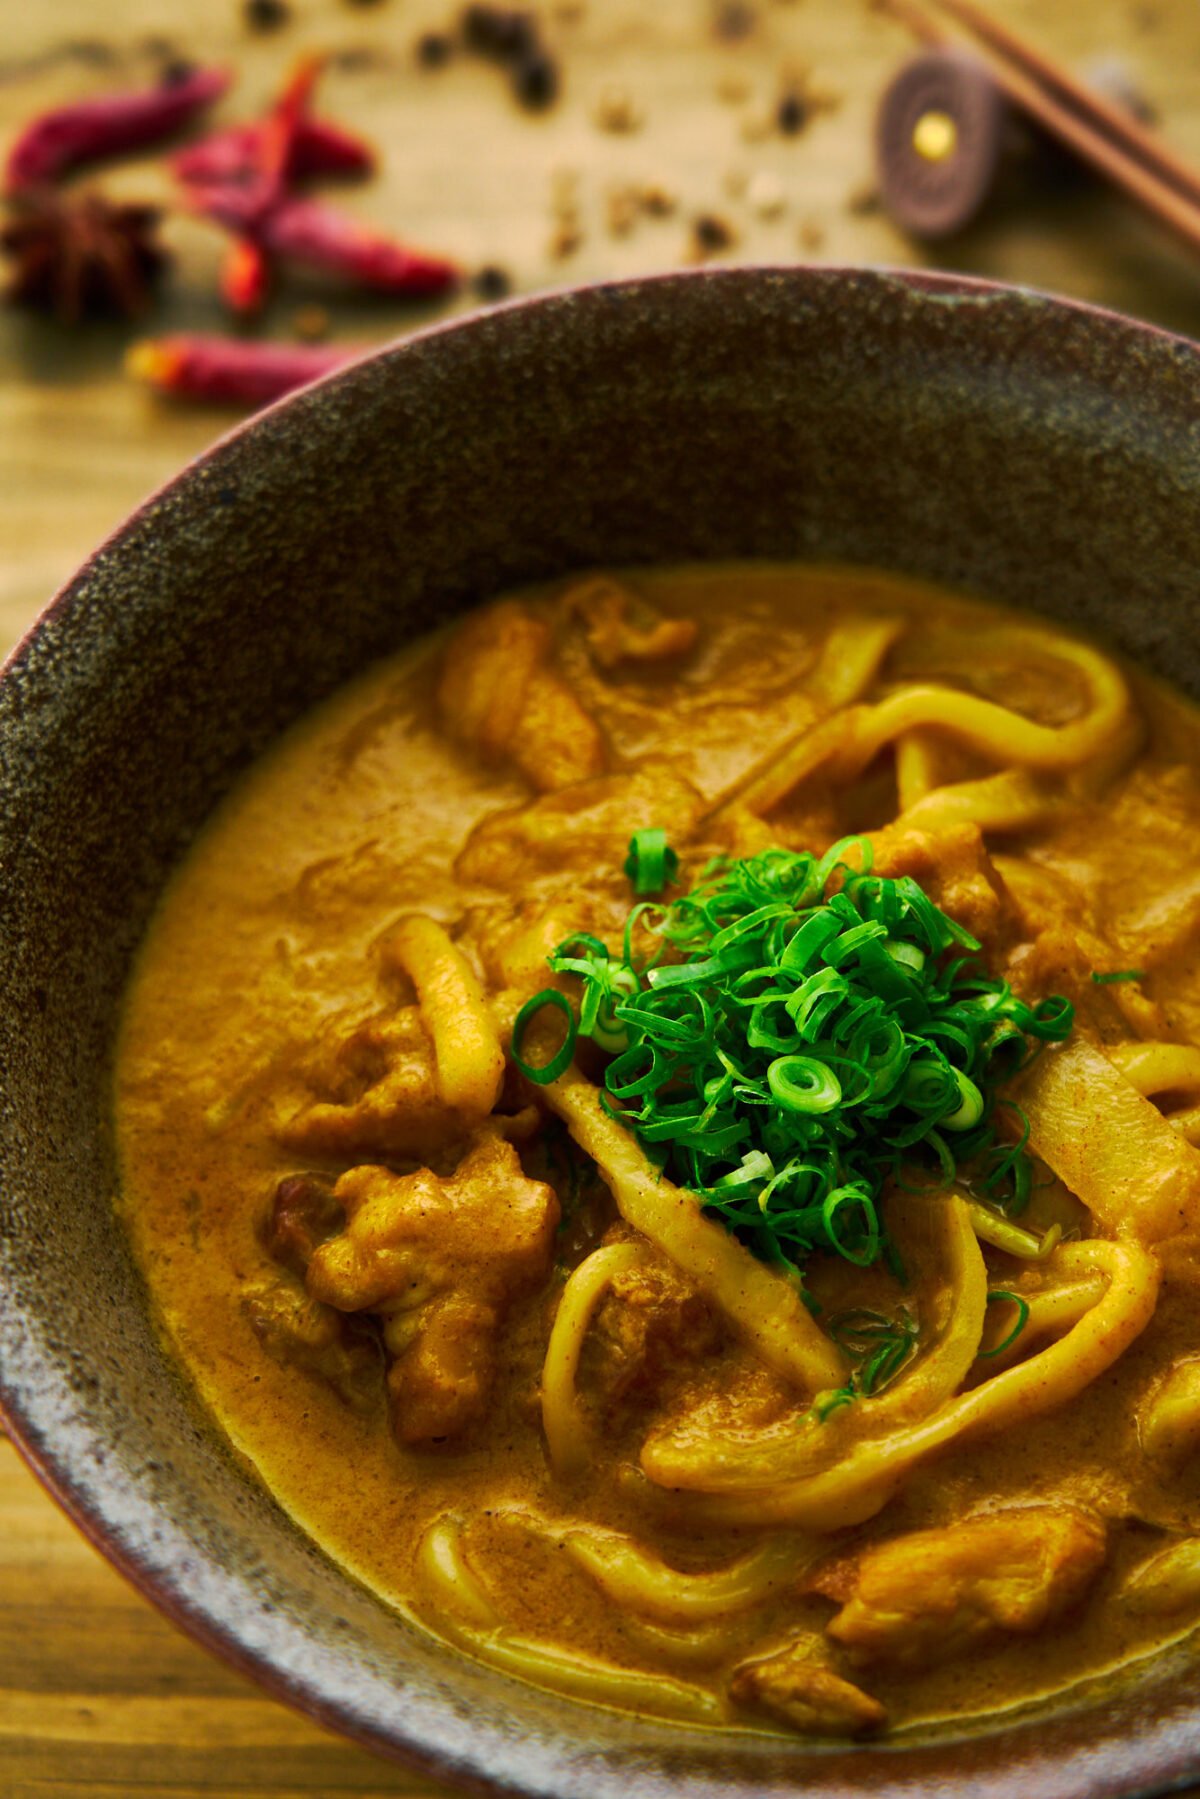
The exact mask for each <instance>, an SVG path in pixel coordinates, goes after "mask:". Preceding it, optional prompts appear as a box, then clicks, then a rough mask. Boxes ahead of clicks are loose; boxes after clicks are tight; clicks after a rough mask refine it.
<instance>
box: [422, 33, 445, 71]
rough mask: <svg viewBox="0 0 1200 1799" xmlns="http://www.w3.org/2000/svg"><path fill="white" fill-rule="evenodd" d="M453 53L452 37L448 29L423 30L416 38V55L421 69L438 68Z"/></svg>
mask: <svg viewBox="0 0 1200 1799" xmlns="http://www.w3.org/2000/svg"><path fill="white" fill-rule="evenodd" d="M453 54H454V39H453V38H452V37H451V36H450V33H449V32H448V31H425V32H422V34H421V36H420V37H419V38H418V39H417V43H416V57H417V61H418V62H419V63H420V65H421V67H422V68H423V69H440V68H443V67H444V66H445V64H446V63H448V62H449V61H450V58H451V57H452V56H453Z"/></svg>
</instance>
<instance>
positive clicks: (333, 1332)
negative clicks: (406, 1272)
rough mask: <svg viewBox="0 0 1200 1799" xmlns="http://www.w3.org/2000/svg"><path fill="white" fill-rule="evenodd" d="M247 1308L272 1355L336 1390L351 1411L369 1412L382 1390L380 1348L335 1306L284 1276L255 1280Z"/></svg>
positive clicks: (245, 1291) (245, 1301) (244, 1295)
mask: <svg viewBox="0 0 1200 1799" xmlns="http://www.w3.org/2000/svg"><path fill="white" fill-rule="evenodd" d="M242 1306H243V1308H244V1310H245V1313H246V1316H247V1318H248V1319H249V1320H250V1324H251V1327H252V1328H253V1331H254V1334H255V1336H256V1337H257V1338H258V1340H259V1342H260V1343H261V1344H262V1346H263V1348H264V1349H265V1350H266V1352H267V1354H268V1355H269V1356H271V1357H272V1359H273V1360H274V1361H276V1362H280V1363H282V1364H283V1365H284V1366H285V1367H288V1366H290V1367H293V1368H302V1369H303V1370H304V1372H305V1373H306V1374H312V1375H315V1376H316V1377H317V1378H318V1379H319V1380H323V1381H325V1382H326V1383H327V1384H328V1385H329V1386H331V1387H332V1388H333V1390H334V1392H335V1393H336V1394H337V1396H338V1398H339V1399H340V1400H341V1401H342V1402H343V1404H344V1405H348V1406H349V1407H350V1408H351V1410H352V1411H356V1412H365V1411H369V1410H370V1408H371V1406H372V1405H373V1404H374V1403H375V1398H376V1395H377V1394H378V1393H380V1391H381V1390H382V1385H383V1383H382V1381H381V1379H380V1375H381V1373H382V1366H381V1357H380V1353H379V1345H378V1344H377V1343H376V1342H374V1341H373V1340H372V1339H371V1337H370V1336H369V1335H368V1334H367V1333H366V1332H365V1331H363V1330H362V1329H361V1328H359V1329H358V1330H357V1331H356V1330H355V1328H354V1327H353V1326H352V1325H350V1324H349V1323H348V1321H347V1320H346V1319H345V1318H343V1317H342V1316H341V1315H340V1313H338V1312H337V1311H335V1310H334V1308H333V1307H332V1306H327V1305H321V1304H320V1303H319V1301H317V1300H315V1299H312V1298H310V1296H309V1295H308V1294H307V1293H306V1292H305V1291H304V1289H303V1288H302V1287H301V1286H299V1285H298V1284H297V1283H296V1282H295V1281H292V1280H289V1279H286V1278H284V1277H276V1278H271V1277H268V1278H266V1279H263V1280H260V1281H253V1282H250V1283H248V1284H247V1285H246V1287H245V1288H243V1290H242Z"/></svg>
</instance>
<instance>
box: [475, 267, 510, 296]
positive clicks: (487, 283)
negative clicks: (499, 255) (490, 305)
mask: <svg viewBox="0 0 1200 1799" xmlns="http://www.w3.org/2000/svg"><path fill="white" fill-rule="evenodd" d="M471 285H472V287H473V288H474V289H475V292H476V294H477V295H478V297H479V298H480V299H481V300H503V299H504V298H505V297H506V296H507V295H508V294H510V293H511V292H512V276H511V275H510V274H509V272H508V270H507V269H502V268H501V267H500V265H499V263H495V262H488V263H485V264H484V266H483V267H482V268H481V269H477V270H476V272H475V278H474V280H473V281H472V283H471Z"/></svg>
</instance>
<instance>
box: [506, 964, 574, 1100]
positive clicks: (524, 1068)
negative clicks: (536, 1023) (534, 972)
mask: <svg viewBox="0 0 1200 1799" xmlns="http://www.w3.org/2000/svg"><path fill="white" fill-rule="evenodd" d="M547 1006H550V1007H556V1008H557V1009H558V1011H560V1012H561V1013H563V1015H564V1017H565V1018H566V1021H567V1032H566V1036H565V1037H564V1038H563V1041H562V1044H561V1046H560V1047H559V1048H558V1049H557V1050H556V1051H555V1053H554V1055H552V1056H551V1058H550V1060H549V1061H548V1062H543V1063H542V1065H541V1066H540V1067H535V1066H534V1065H533V1063H531V1062H527V1061H526V1060H525V1058H524V1057H523V1056H522V1054H521V1045H522V1043H523V1042H524V1041H525V1033H526V1031H527V1030H528V1029H529V1026H530V1023H531V1021H532V1020H533V1019H534V1018H536V1017H537V1015H538V1013H539V1012H542V1011H544V1010H545V1009H546V1007H547ZM577 1034H578V1026H577V1025H576V1023H575V1014H574V1012H573V1011H572V1010H571V1002H570V1000H569V999H568V998H567V997H566V995H565V994H563V993H560V992H559V991H558V988H557V987H543V988H542V991H541V992H540V993H535V994H534V996H533V998H532V999H529V1000H526V1002H525V1004H524V1005H523V1006H522V1007H521V1010H520V1011H519V1012H518V1013H517V1016H516V1018H515V1019H514V1020H513V1034H512V1059H513V1061H514V1062H515V1063H516V1065H517V1067H518V1068H519V1069H520V1071H521V1073H522V1074H523V1075H524V1076H525V1079H526V1080H527V1081H533V1082H535V1083H536V1084H537V1086H539V1087H545V1086H547V1085H548V1084H549V1082H551V1081H556V1080H557V1079H558V1077H559V1075H560V1074H562V1073H564V1071H565V1070H566V1068H567V1066H568V1064H569V1062H570V1060H571V1057H572V1056H573V1055H574V1053H575V1039H576V1036H577Z"/></svg>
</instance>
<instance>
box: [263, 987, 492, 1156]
mask: <svg viewBox="0 0 1200 1799" xmlns="http://www.w3.org/2000/svg"><path fill="white" fill-rule="evenodd" d="M308 1079H309V1086H310V1088H311V1089H312V1091H313V1093H314V1095H315V1096H316V1097H314V1099H312V1100H311V1101H309V1103H308V1104H306V1105H303V1106H301V1107H300V1109H299V1110H298V1111H297V1112H295V1113H294V1114H293V1116H292V1117H291V1118H288V1119H286V1120H285V1121H284V1122H283V1123H282V1124H281V1125H280V1126H279V1127H278V1129H277V1131H276V1135H277V1137H278V1139H279V1141H280V1142H281V1143H282V1144H283V1145H284V1147H285V1148H286V1149H290V1150H296V1151H298V1152H299V1153H300V1154H302V1155H315V1156H329V1157H331V1158H334V1159H337V1160H341V1161H351V1160H361V1158H362V1157H364V1156H388V1157H394V1158H397V1159H400V1160H410V1159H411V1160H421V1161H423V1160H425V1159H427V1158H428V1157H431V1156H437V1155H439V1154H441V1153H442V1152H443V1151H444V1150H445V1149H446V1148H447V1147H448V1146H449V1145H450V1144H451V1143H453V1142H455V1141H456V1140H458V1141H461V1140H462V1139H463V1138H465V1137H466V1136H468V1135H469V1133H470V1123H469V1121H468V1120H467V1119H466V1118H464V1117H462V1116H460V1115H459V1114H458V1113H456V1112H454V1111H452V1110H451V1109H450V1108H449V1107H448V1106H446V1105H445V1104H444V1103H443V1100H442V1097H441V1094H440V1093H439V1092H438V1085H437V1071H436V1061H435V1057H434V1049H433V1039H432V1037H431V1036H430V1034H429V1032H428V1031H427V1030H426V1028H425V1024H424V1022H423V1020H422V1018H421V1012H420V1008H419V1007H417V1006H400V1007H398V1008H397V1009H396V1010H395V1011H387V1012H380V1013H377V1014H375V1016H373V1017H371V1018H368V1019H366V1020H365V1021H364V1022H363V1023H362V1024H360V1025H358V1026H356V1027H355V1029H353V1030H352V1031H350V1032H349V1034H348V1035H346V1036H344V1037H343V1038H341V1039H340V1041H336V1042H334V1043H333V1045H332V1046H331V1047H330V1048H329V1049H328V1050H327V1051H326V1052H325V1057H324V1060H323V1061H320V1060H318V1061H317V1062H316V1063H315V1064H314V1066H313V1067H312V1068H311V1069H310V1071H309V1076H308Z"/></svg>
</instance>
